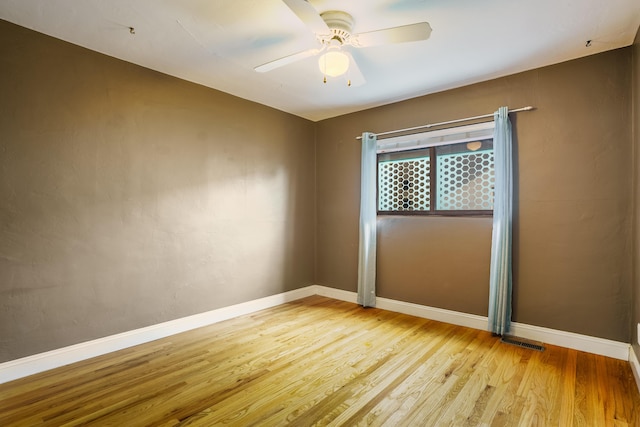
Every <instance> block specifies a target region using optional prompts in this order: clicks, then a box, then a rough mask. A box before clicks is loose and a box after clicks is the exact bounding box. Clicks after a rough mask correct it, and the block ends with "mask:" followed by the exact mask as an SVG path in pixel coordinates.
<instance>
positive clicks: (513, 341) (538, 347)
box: [500, 337, 544, 351]
mask: <svg viewBox="0 0 640 427" xmlns="http://www.w3.org/2000/svg"><path fill="white" fill-rule="evenodd" d="M500 341H501V342H503V343H505V344H511V345H517V346H518V347H522V348H528V349H529V350H536V351H544V347H543V346H541V345H540V344H536V343H532V342H528V341H525V340H523V339H522V338H516V337H502V338H500Z"/></svg>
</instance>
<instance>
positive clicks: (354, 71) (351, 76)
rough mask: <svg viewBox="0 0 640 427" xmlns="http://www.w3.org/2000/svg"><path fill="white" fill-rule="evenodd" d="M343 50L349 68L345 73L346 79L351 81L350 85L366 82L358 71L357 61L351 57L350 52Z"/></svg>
mask: <svg viewBox="0 0 640 427" xmlns="http://www.w3.org/2000/svg"><path fill="white" fill-rule="evenodd" d="M343 52H344V53H345V54H346V55H347V56H348V57H349V69H348V70H347V72H346V74H345V76H346V78H347V81H348V82H350V83H351V86H356V87H357V86H362V85H363V84H365V83H366V80H365V79H364V76H363V75H362V71H360V67H358V63H357V62H356V60H355V59H353V56H352V55H351V53H350V52H346V51H343Z"/></svg>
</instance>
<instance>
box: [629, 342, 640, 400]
mask: <svg viewBox="0 0 640 427" xmlns="http://www.w3.org/2000/svg"><path fill="white" fill-rule="evenodd" d="M629 364H630V365H631V370H632V371H633V376H634V377H635V379H636V385H637V386H638V391H640V361H638V355H636V352H635V351H633V347H629Z"/></svg>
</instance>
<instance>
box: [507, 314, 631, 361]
mask: <svg viewBox="0 0 640 427" xmlns="http://www.w3.org/2000/svg"><path fill="white" fill-rule="evenodd" d="M509 335H513V336H516V337H520V338H526V339H529V340H533V341H541V342H543V343H546V344H551V345H557V346H560V347H565V348H571V349H574V350H580V351H584V352H587V353H593V354H599V355H601V356H607V357H612V358H614V359H620V360H629V347H630V345H629V343H624V342H620V341H612V340H608V339H605V338H598V337H592V336H589V335H581V334H576V333H573V332H565V331H559V330H557V329H549V328H543V327H542V326H532V325H526V324H523V323H515V322H514V323H512V324H511V332H510V333H509Z"/></svg>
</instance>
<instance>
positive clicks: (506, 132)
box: [489, 107, 513, 335]
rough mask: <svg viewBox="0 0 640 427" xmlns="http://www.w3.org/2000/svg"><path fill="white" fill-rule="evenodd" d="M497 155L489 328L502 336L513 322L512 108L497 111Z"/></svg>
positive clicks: (494, 150)
mask: <svg viewBox="0 0 640 427" xmlns="http://www.w3.org/2000/svg"><path fill="white" fill-rule="evenodd" d="M494 120H495V132H494V137H493V156H494V171H495V187H494V191H495V195H494V202H493V232H492V236H491V268H490V274H489V330H490V331H491V332H493V333H495V334H498V335H504V334H506V333H507V332H509V326H510V323H511V288H512V271H511V219H512V211H513V165H512V163H513V159H512V149H511V122H510V121H509V109H508V108H507V107H500V108H499V109H498V111H496V112H495V114H494Z"/></svg>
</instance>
